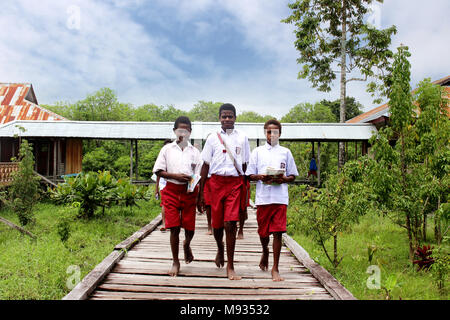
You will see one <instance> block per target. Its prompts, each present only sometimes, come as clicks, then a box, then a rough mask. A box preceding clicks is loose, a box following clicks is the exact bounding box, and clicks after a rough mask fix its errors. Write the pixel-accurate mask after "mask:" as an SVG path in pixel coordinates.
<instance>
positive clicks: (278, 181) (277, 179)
mask: <svg viewBox="0 0 450 320" xmlns="http://www.w3.org/2000/svg"><path fill="white" fill-rule="evenodd" d="M272 182H274V183H276V184H282V183H285V182H286V176H285V175H283V174H279V175H278V176H276V177H273V179H272Z"/></svg>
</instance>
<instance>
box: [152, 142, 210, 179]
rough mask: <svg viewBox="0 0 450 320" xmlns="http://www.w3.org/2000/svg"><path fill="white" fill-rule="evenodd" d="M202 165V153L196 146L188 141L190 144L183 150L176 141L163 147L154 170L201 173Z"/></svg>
mask: <svg viewBox="0 0 450 320" xmlns="http://www.w3.org/2000/svg"><path fill="white" fill-rule="evenodd" d="M201 165H202V159H201V154H200V151H199V150H198V149H197V148H196V147H194V146H193V145H192V144H190V143H189V142H188V145H187V146H186V147H185V148H184V149H183V150H181V148H180V147H179V146H178V144H177V142H176V141H174V142H172V143H169V144H166V145H165V146H164V147H162V148H161V150H160V151H159V155H158V158H157V159H156V162H155V165H154V167H153V172H154V173H156V172H158V171H160V170H163V171H166V172H169V173H184V174H188V175H193V174H200V170H201ZM167 181H168V182H172V183H176V184H184V183H183V182H180V181H178V180H174V179H167Z"/></svg>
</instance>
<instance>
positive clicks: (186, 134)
mask: <svg viewBox="0 0 450 320" xmlns="http://www.w3.org/2000/svg"><path fill="white" fill-rule="evenodd" d="M173 132H174V133H175V135H176V136H177V143H178V144H180V143H183V144H187V142H188V141H189V138H190V136H191V128H190V127H189V125H188V124H187V123H179V124H178V127H177V128H176V129H174V130H173Z"/></svg>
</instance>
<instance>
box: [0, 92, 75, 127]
mask: <svg viewBox="0 0 450 320" xmlns="http://www.w3.org/2000/svg"><path fill="white" fill-rule="evenodd" d="M14 120H67V119H65V118H64V117H62V116H60V115H58V114H56V113H54V112H51V111H49V110H47V109H45V108H42V107H41V106H39V105H38V102H37V99H36V95H35V94H34V90H33V86H32V85H31V83H0V123H1V124H3V123H8V122H11V121H14Z"/></svg>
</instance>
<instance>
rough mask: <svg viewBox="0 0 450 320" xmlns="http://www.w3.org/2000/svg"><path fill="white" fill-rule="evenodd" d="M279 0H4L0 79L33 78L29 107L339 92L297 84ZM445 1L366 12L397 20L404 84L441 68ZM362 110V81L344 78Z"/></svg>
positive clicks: (383, 21) (256, 105)
mask: <svg viewBox="0 0 450 320" xmlns="http://www.w3.org/2000/svg"><path fill="white" fill-rule="evenodd" d="M289 2H292V1H289V0H278V1H275V0H147V1H144V0H103V1H100V0H40V1H34V0H2V3H1V7H2V19H0V30H2V31H1V32H0V82H31V83H32V84H33V87H34V88H35V91H36V95H37V98H38V101H39V103H41V104H52V103H55V102H56V101H67V102H75V101H77V100H80V99H83V98H85V97H86V95H87V94H90V93H93V92H95V91H97V90H98V89H100V88H102V87H109V88H111V89H113V90H115V91H116V93H117V95H118V97H119V100H120V101H121V102H128V103H131V104H133V105H135V106H140V105H143V104H146V103H155V104H157V105H174V106H175V107H177V108H180V109H184V110H189V109H191V108H192V106H193V105H194V104H195V103H196V102H197V101H199V100H206V101H221V102H231V103H233V104H234V105H235V106H236V107H237V109H238V112H240V111H243V110H252V111H256V112H258V113H260V114H263V115H264V114H271V115H274V116H277V117H281V116H282V115H284V114H285V113H287V112H288V111H289V109H291V108H292V107H293V106H295V105H296V104H298V103H300V102H316V101H319V100H321V99H323V98H325V99H329V100H335V99H337V98H338V97H339V92H338V89H339V83H337V82H336V83H335V84H334V87H333V90H332V92H330V93H321V92H319V91H316V90H315V89H313V88H312V87H311V85H310V84H309V82H308V81H307V80H298V79H297V74H298V71H299V70H300V66H299V65H297V63H296V59H297V58H298V53H297V52H296V50H295V49H294V45H293V42H294V40H295V37H294V34H293V27H292V26H291V25H287V24H284V23H281V22H280V20H281V19H284V18H286V17H287V16H289V13H290V11H289V8H288V7H287V4H288V3H289ZM449 10H450V2H449V1H448V0H429V1H426V2H425V1H422V0H385V1H384V4H383V5H382V6H376V7H374V13H373V14H372V15H371V16H370V17H368V19H371V20H372V21H373V22H374V23H376V24H379V26H380V27H382V28H386V27H389V26H391V25H396V26H397V28H398V33H397V35H395V36H394V38H393V45H392V49H393V50H395V49H396V48H397V47H398V46H399V44H400V43H403V44H405V45H408V46H409V47H410V52H411V53H412V57H411V63H412V83H411V85H412V86H413V87H414V86H415V85H416V84H417V83H418V82H419V81H420V80H422V79H423V78H425V77H431V79H432V80H437V79H440V78H443V77H445V76H447V75H450V59H449V58H448V54H449V51H450V41H449V36H448V30H450V19H448V13H449ZM347 92H348V95H350V96H354V97H356V98H357V100H358V101H360V102H361V103H362V104H363V105H364V106H365V110H368V109H371V108H373V107H374V105H373V104H372V103H371V101H372V98H371V97H370V96H369V95H368V94H367V93H366V92H365V85H364V84H360V83H353V84H350V85H349V87H348V89H347Z"/></svg>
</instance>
